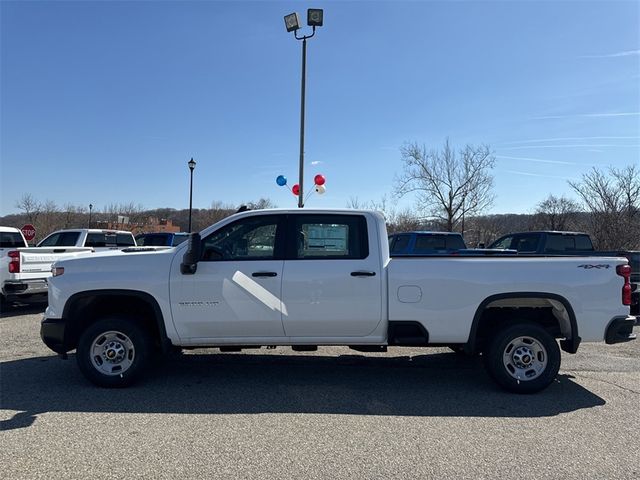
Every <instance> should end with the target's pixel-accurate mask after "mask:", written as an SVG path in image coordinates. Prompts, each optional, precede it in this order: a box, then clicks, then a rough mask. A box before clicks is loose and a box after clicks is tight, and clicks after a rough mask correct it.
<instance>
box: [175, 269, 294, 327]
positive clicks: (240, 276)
mask: <svg viewBox="0 0 640 480" xmlns="http://www.w3.org/2000/svg"><path fill="white" fill-rule="evenodd" d="M283 264H284V262H283V261H282V260H260V261H248V262H200V263H199V264H198V270H197V271H196V273H195V274H194V275H181V276H180V278H178V279H177V282H176V283H175V284H174V285H175V288H174V292H175V293H174V292H172V295H171V297H172V308H173V315H174V319H175V325H176V329H177V330H178V334H179V335H180V337H182V338H222V337H283V336H284V330H283V327H282V317H281V311H282V302H281V300H280V298H281V294H282V291H281V289H282V270H283ZM256 272H269V273H275V274H276V275H274V276H266V277H262V276H259V277H256V276H253V274H254V273H256Z"/></svg>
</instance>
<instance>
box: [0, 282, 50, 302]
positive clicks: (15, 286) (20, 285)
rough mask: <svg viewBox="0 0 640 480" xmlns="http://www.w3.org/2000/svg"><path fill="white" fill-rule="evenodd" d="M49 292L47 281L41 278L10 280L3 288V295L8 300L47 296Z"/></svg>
mask: <svg viewBox="0 0 640 480" xmlns="http://www.w3.org/2000/svg"><path fill="white" fill-rule="evenodd" d="M47 291H48V285H47V280H46V279H44V278H39V279H37V280H19V281H11V280H8V281H6V282H5V283H4V285H3V286H2V294H3V295H4V296H5V297H7V298H9V297H14V298H19V297H22V296H26V295H37V294H46V293H47Z"/></svg>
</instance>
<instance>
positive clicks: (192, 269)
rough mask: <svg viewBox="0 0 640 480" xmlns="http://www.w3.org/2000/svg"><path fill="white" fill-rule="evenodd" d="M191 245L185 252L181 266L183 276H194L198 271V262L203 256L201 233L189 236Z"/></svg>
mask: <svg viewBox="0 0 640 480" xmlns="http://www.w3.org/2000/svg"><path fill="white" fill-rule="evenodd" d="M188 242H189V245H188V246H187V251H186V252H184V255H183V257H182V263H181V264H180V273H182V274H183V275H193V274H194V273H196V270H197V269H198V261H199V260H200V255H201V254H202V239H201V238H200V234H199V233H192V234H191V235H189V240H188Z"/></svg>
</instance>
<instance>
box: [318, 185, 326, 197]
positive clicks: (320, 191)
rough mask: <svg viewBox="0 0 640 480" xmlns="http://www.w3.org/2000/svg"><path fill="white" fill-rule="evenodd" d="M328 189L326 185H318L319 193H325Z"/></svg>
mask: <svg viewBox="0 0 640 480" xmlns="http://www.w3.org/2000/svg"><path fill="white" fill-rule="evenodd" d="M326 191H327V187H325V186H324V185H316V192H318V195H323V194H324V192H326Z"/></svg>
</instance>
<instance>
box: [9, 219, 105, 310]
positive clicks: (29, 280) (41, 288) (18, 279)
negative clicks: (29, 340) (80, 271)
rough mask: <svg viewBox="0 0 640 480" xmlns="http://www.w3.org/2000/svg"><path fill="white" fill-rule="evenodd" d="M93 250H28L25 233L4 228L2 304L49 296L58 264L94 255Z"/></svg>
mask: <svg viewBox="0 0 640 480" xmlns="http://www.w3.org/2000/svg"><path fill="white" fill-rule="evenodd" d="M92 251H93V250H92V249H91V248H75V247H72V248H39V247H28V246H27V242H26V240H25V238H24V236H23V235H22V232H21V231H20V230H18V229H17V228H13V227H0V301H1V302H2V303H4V302H5V301H12V300H20V299H24V298H27V297H31V296H33V295H42V296H43V297H44V295H46V294H47V279H48V278H49V277H51V265H52V264H53V262H54V261H56V260H60V259H64V258H71V257H75V256H77V255H79V254H84V253H87V252H92Z"/></svg>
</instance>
